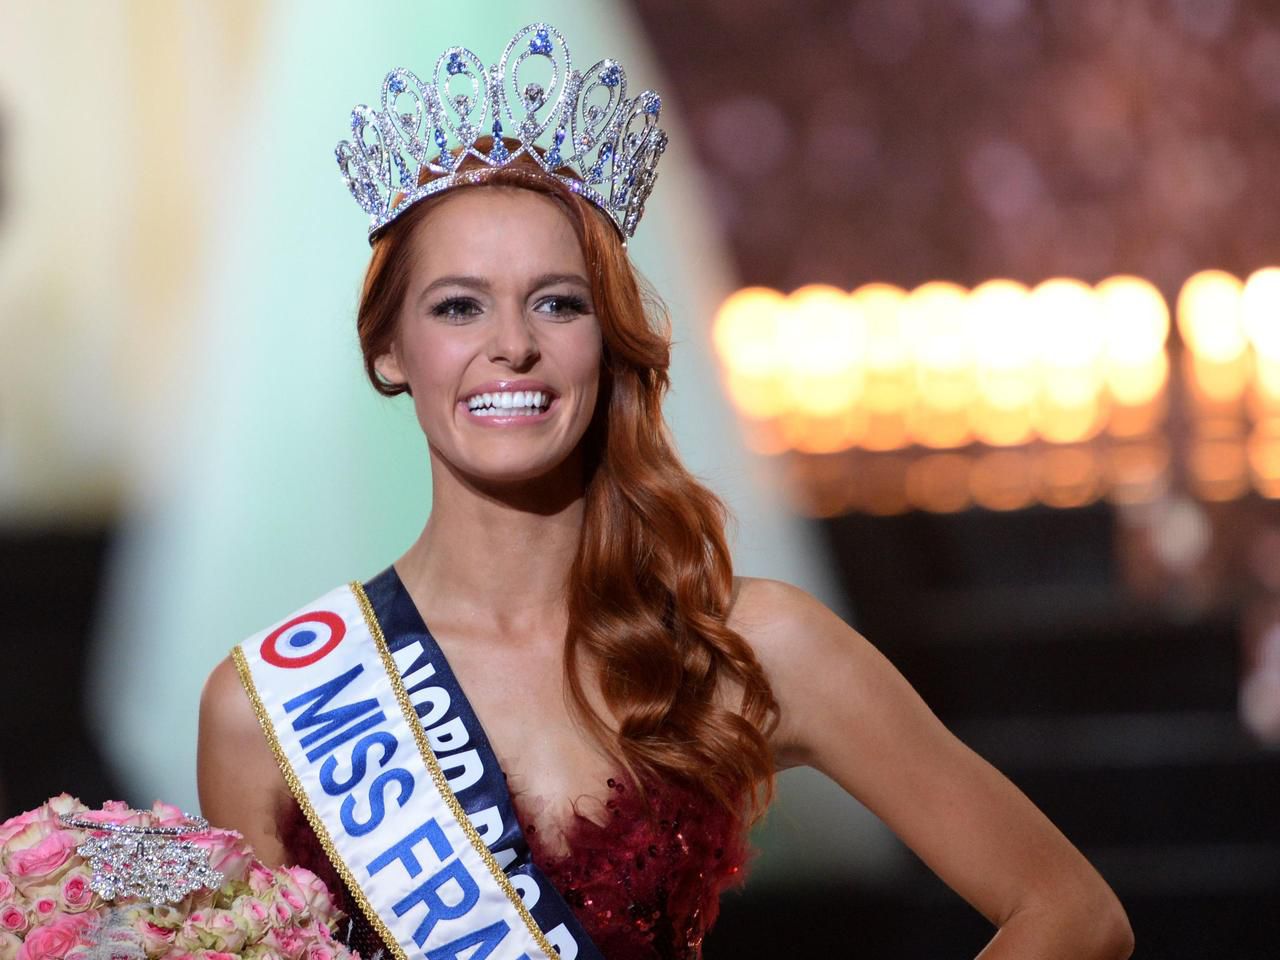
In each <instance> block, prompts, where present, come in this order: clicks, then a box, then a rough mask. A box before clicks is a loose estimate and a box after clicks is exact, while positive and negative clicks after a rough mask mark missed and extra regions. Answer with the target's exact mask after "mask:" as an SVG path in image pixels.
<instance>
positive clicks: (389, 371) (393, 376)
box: [373, 343, 408, 386]
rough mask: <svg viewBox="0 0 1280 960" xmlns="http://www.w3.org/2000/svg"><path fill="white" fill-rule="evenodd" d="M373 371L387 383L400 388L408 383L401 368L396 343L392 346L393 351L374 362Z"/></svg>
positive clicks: (390, 350)
mask: <svg viewBox="0 0 1280 960" xmlns="http://www.w3.org/2000/svg"><path fill="white" fill-rule="evenodd" d="M373 369H374V370H376V371H377V373H378V376H380V377H381V378H382V379H383V380H384V381H386V382H387V383H391V384H395V385H397V386H398V385H400V384H402V383H406V382H407V381H408V377H406V376H405V375H404V370H403V369H402V368H401V366H400V357H399V355H398V351H397V350H396V345H395V344H394V343H392V344H391V349H389V350H388V351H387V352H386V353H384V354H383V355H382V356H380V357H378V358H377V359H376V360H374V361H373Z"/></svg>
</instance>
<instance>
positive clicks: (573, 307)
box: [538, 294, 590, 316]
mask: <svg viewBox="0 0 1280 960" xmlns="http://www.w3.org/2000/svg"><path fill="white" fill-rule="evenodd" d="M545 307H549V308H550V309H547V310H543V308H545ZM538 309H539V310H543V312H544V313H552V314H556V315H557V316H573V315H575V314H580V313H589V312H590V310H589V309H588V307H587V301H586V300H584V299H582V297H579V296H576V295H574V294H565V295H563V296H554V297H547V298H545V299H543V300H542V301H540V302H539V303H538Z"/></svg>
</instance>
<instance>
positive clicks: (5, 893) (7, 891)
mask: <svg viewBox="0 0 1280 960" xmlns="http://www.w3.org/2000/svg"><path fill="white" fill-rule="evenodd" d="M12 896H13V881H12V880H10V879H9V877H8V875H7V874H4V873H0V903H4V902H5V901H6V900H8V899H9V898H11V897H12Z"/></svg>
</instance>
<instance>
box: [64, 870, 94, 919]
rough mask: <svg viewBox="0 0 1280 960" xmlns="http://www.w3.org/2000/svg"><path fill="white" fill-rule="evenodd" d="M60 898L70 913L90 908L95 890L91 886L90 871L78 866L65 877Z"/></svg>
mask: <svg viewBox="0 0 1280 960" xmlns="http://www.w3.org/2000/svg"><path fill="white" fill-rule="evenodd" d="M58 899H59V900H60V901H62V906H63V908H64V909H65V910H66V911H67V912H68V913H79V912H80V911H82V910H88V909H89V906H90V905H91V904H92V903H93V890H91V889H90V887H89V873H88V871H87V870H85V869H84V868H83V867H77V868H76V869H74V870H72V871H71V872H70V873H68V874H67V875H66V876H65V877H63V878H62V889H61V890H59V891H58Z"/></svg>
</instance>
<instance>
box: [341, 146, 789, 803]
mask: <svg viewBox="0 0 1280 960" xmlns="http://www.w3.org/2000/svg"><path fill="white" fill-rule="evenodd" d="M480 146H481V149H482V150H485V149H487V145H485V144H481V145H480ZM508 146H509V147H510V148H511V149H512V150H513V151H514V149H515V148H516V146H517V144H516V143H514V142H508ZM521 159H522V160H527V162H525V163H521V162H520V161H516V162H514V163H512V164H509V165H508V166H505V167H503V168H500V169H497V170H494V171H492V172H491V173H490V174H489V175H487V176H486V177H485V178H484V179H483V181H482V183H480V184H475V185H463V186H458V187H456V188H454V189H477V188H482V187H483V186H484V185H489V184H492V185H505V186H518V187H523V188H525V189H530V190H535V191H537V192H539V193H543V194H546V195H548V196H550V197H552V198H553V199H555V200H556V201H558V202H559V203H560V205H561V206H562V207H563V209H564V211H565V213H566V215H567V216H568V218H569V220H570V222H571V223H572V224H573V228H574V230H575V232H576V234H577V237H578V241H579V243H580V244H581V247H582V251H583V254H584V257H585V259H586V263H587V268H588V271H589V274H590V283H591V295H592V301H593V303H594V305H595V309H596V315H597V318H598V320H599V323H600V328H601V332H602V334H603V343H604V349H603V360H602V367H603V369H602V370H601V381H600V396H599V401H598V403H597V407H596V412H595V415H594V417H593V419H592V421H591V424H590V426H589V427H588V429H587V432H586V434H585V436H584V438H583V441H582V442H583V444H584V451H583V452H584V454H585V456H584V462H585V464H586V471H585V472H586V476H585V510H584V517H583V526H582V534H581V538H580V540H579V543H578V551H577V555H576V556H575V558H574V561H573V566H572V569H571V570H570V573H569V581H568V593H567V604H568V615H569V616H568V628H567V631H566V637H565V672H566V681H567V687H568V694H569V700H570V703H571V706H572V708H573V710H574V712H575V714H576V715H577V716H578V717H579V718H580V719H581V720H582V721H583V722H584V723H585V725H586V727H587V729H588V731H589V732H590V733H591V734H592V735H593V736H594V737H595V738H596V740H597V741H598V742H599V743H600V744H601V746H603V747H604V748H605V750H606V751H607V752H608V753H609V754H610V755H611V756H613V758H614V759H615V760H616V761H618V762H619V763H621V765H622V766H623V767H624V768H625V769H626V771H627V772H628V774H629V775H630V776H631V778H632V780H633V781H634V782H635V783H636V784H638V785H639V786H640V787H641V789H643V787H644V785H645V784H646V783H650V784H653V783H661V782H664V781H666V780H675V781H677V782H679V783H681V784H683V785H685V786H686V787H690V786H691V787H694V788H696V789H700V790H702V791H704V792H705V793H706V794H707V795H708V796H710V797H711V798H713V799H714V800H716V801H717V802H718V803H720V804H721V805H723V806H724V808H726V809H727V810H728V811H729V812H730V813H731V814H732V815H733V816H735V817H742V818H745V819H746V820H747V821H751V820H754V819H755V818H756V817H758V816H759V815H760V814H761V813H762V812H763V810H764V808H765V807H766V806H767V805H768V803H769V801H770V799H771V798H772V795H773V774H774V768H773V761H772V756H771V753H770V749H769V744H768V735H769V733H770V732H771V731H772V729H773V727H774V726H775V725H776V723H777V715H778V705H777V702H776V700H775V699H774V696H773V692H772V690H771V689H770V687H769V682H768V679H767V678H766V676H765V674H764V671H763V670H762V669H761V667H760V663H759V661H758V660H757V659H756V657H755V654H754V653H753V651H752V649H751V647H750V646H749V645H748V644H747V642H746V641H745V640H744V639H743V638H742V636H741V635H740V634H738V633H737V632H736V631H734V630H732V629H730V627H729V626H728V622H727V618H728V613H729V608H730V604H731V594H732V588H733V567H732V561H731V558H730V554H729V548H728V544H727V542H726V539H725V524H726V522H727V520H728V511H727V509H726V507H725V505H724V503H723V502H722V501H721V500H720V498H719V497H717V496H716V495H715V494H714V493H712V492H711V491H710V490H709V489H707V488H706V487H705V486H703V485H702V484H701V483H699V482H698V480H697V479H696V478H695V477H694V476H693V475H692V474H690V473H689V471H688V470H687V469H686V468H685V466H684V464H683V463H681V461H680V458H679V456H678V455H677V453H676V451H675V447H674V445H673V443H672V440H671V436H670V433H669V431H668V428H667V424H666V421H665V419H664V417H663V413H662V400H663V397H664V395H665V394H666V392H667V389H668V387H669V378H668V373H667V368H668V364H669V362H670V356H671V326H670V320H669V318H668V317H667V314H666V312H665V310H664V309H663V308H662V306H661V304H660V302H659V301H658V300H657V298H656V297H653V296H651V295H646V294H645V293H642V289H641V283H640V281H639V279H638V277H637V275H636V273H635V270H634V269H633V267H632V266H631V263H630V261H629V260H628V258H627V253H626V250H625V248H624V247H623V246H622V243H621V240H620V238H619V234H618V232H617V230H616V228H615V227H614V226H613V224H612V223H610V222H608V221H607V220H606V218H605V216H604V215H603V213H601V212H600V211H598V210H597V209H596V208H595V206H594V205H593V204H591V203H590V202H589V201H586V200H584V199H582V198H581V197H580V196H578V195H577V194H575V193H573V192H572V191H571V190H569V189H567V188H566V187H565V186H564V185H563V184H561V183H559V182H557V181H556V180H554V179H553V178H551V177H547V176H546V175H545V174H542V173H541V171H540V169H539V168H538V167H537V165H536V164H535V162H534V161H533V160H532V159H528V158H521ZM468 165H469V161H468V160H464V163H463V167H462V168H463V169H466V168H467V166H468ZM566 172H567V171H566ZM451 192H452V191H444V192H443V194H441V195H440V196H447V195H449V193H451ZM436 200H437V198H429V199H426V200H422V201H419V202H418V203H417V204H416V205H415V207H414V208H411V209H409V210H408V211H406V212H405V213H403V214H402V215H401V216H400V217H398V218H397V219H396V220H394V221H393V222H392V223H391V224H389V225H388V226H387V227H386V228H384V230H383V231H382V232H381V233H380V234H379V235H378V237H377V238H376V239H375V241H374V244H373V255H372V259H371V260H370V263H369V268H368V271H367V273H366V275H365V280H364V287H363V292H362V295H361V298H360V308H359V313H358V316H357V329H358V332H359V336H360V346H361V350H362V352H363V355H364V364H365V371H366V373H367V375H368V377H369V380H370V382H371V383H372V384H373V387H374V389H375V390H377V391H378V392H379V393H382V394H384V395H386V396H395V395H396V394H398V393H402V392H405V391H406V390H407V387H406V385H404V384H398V383H390V382H388V381H386V380H384V379H382V377H381V376H380V375H379V374H378V373H377V371H376V369H375V368H374V363H375V361H376V360H377V359H378V358H379V357H380V356H382V355H383V354H385V353H386V352H387V351H388V350H389V349H390V347H391V344H392V341H393V339H394V337H395V333H396V324H397V321H398V317H399V314H400V309H401V305H402V304H403V302H404V298H405V293H406V288H407V282H408V275H409V269H408V266H409V248H410V244H409V243H408V239H409V236H410V234H411V232H412V231H413V229H414V226H415V224H417V223H419V222H420V221H421V219H422V218H423V216H424V215H425V214H426V212H427V211H428V210H429V209H430V208H431V206H433V204H434V202H436ZM591 664H597V665H599V666H598V668H597V669H595V670H592V669H591ZM593 675H594V676H593ZM591 679H595V680H597V681H598V683H599V689H600V692H601V694H602V696H603V700H604V703H605V704H606V706H607V707H608V710H609V712H610V713H611V714H612V716H613V718H615V720H616V725H615V724H613V723H610V722H609V721H608V720H606V718H605V717H603V716H601V714H600V713H598V712H597V711H596V710H595V709H594V707H593V706H592V703H591V700H590V698H589V697H588V693H587V689H588V683H589V682H590V680H591ZM735 698H736V699H737V703H736V709H735V708H734V707H733V704H734V700H735ZM726 704H727V705H726Z"/></svg>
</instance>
